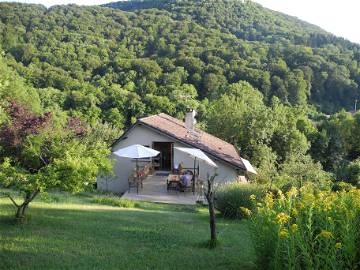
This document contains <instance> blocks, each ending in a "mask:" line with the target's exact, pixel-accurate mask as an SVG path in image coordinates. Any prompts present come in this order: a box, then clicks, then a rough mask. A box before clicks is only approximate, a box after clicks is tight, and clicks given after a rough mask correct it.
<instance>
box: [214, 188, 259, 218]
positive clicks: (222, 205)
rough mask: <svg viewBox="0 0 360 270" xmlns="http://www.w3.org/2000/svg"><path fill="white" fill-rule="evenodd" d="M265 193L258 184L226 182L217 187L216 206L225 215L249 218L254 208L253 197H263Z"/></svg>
mask: <svg viewBox="0 0 360 270" xmlns="http://www.w3.org/2000/svg"><path fill="white" fill-rule="evenodd" d="M263 193H264V188H263V187H261V186H259V185H256V184H244V183H236V182H235V183H229V184H224V185H222V186H219V187H218V188H217V189H216V200H215V206H216V209H218V210H219V211H220V212H221V214H222V215H223V216H224V217H229V218H240V219H242V218H248V217H249V216H250V213H251V212H252V211H253V210H254V207H253V201H252V199H254V198H261V197H262V195H263ZM250 196H251V197H252V199H250Z"/></svg>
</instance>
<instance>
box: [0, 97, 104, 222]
mask: <svg viewBox="0 0 360 270" xmlns="http://www.w3.org/2000/svg"><path fill="white" fill-rule="evenodd" d="M6 112H7V114H8V117H9V120H8V121H7V122H5V123H3V125H2V126H1V128H0V157H1V159H2V160H1V165H0V184H1V185H2V186H6V187H11V188H14V189H16V190H19V191H20V192H21V193H22V194H23V200H22V202H21V203H18V202H17V201H16V199H15V198H13V196H12V195H11V194H10V193H7V194H5V196H7V197H9V199H10V200H11V201H12V203H13V204H14V205H15V207H16V208H17V210H16V214H15V216H16V218H17V219H19V220H21V221H22V220H23V219H24V218H25V215H26V211H27V209H28V206H29V204H30V203H31V202H32V201H33V200H34V198H35V197H36V196H37V195H38V194H39V193H40V192H45V191H47V190H50V189H52V188H60V189H63V190H67V191H71V192H79V191H81V190H83V189H84V188H85V187H86V186H89V185H90V184H91V183H92V182H94V181H95V179H96V177H97V175H98V174H99V173H102V172H104V173H106V172H110V170H111V162H110V161H109V159H108V158H107V157H108V154H109V150H108V148H107V146H106V144H105V143H103V142H101V141H95V140H92V136H91V131H90V130H89V129H87V127H86V126H84V125H83V124H82V123H81V121H80V120H79V119H74V118H69V119H67V120H66V121H65V122H64V121H63V122H62V121H61V120H59V119H55V117H54V115H52V114H51V113H44V114H43V115H36V114H34V113H33V112H31V111H30V110H29V109H27V108H26V107H25V106H23V105H21V104H19V103H17V102H15V101H10V102H9V105H8V107H7V108H6ZM58 120H59V121H58Z"/></svg>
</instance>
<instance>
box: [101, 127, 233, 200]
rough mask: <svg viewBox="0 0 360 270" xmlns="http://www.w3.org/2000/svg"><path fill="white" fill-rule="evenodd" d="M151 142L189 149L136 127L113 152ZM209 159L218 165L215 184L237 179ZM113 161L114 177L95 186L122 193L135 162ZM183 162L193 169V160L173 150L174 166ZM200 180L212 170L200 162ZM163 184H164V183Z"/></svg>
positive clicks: (228, 167)
mask: <svg viewBox="0 0 360 270" xmlns="http://www.w3.org/2000/svg"><path fill="white" fill-rule="evenodd" d="M153 142H174V146H175V147H189V146H188V145H186V144H183V143H180V142H175V141H174V139H172V138H170V137H167V136H166V135H163V134H160V133H158V132H156V131H154V130H152V129H151V128H148V127H144V126H142V125H137V126H135V127H133V128H132V129H131V130H130V131H128V133H127V134H126V136H125V137H124V138H123V139H122V140H121V141H119V142H118V143H117V144H116V145H115V146H114V147H113V151H116V150H118V149H120V148H124V147H126V146H130V145H133V144H141V145H147V146H150V147H152V144H153ZM209 157H210V158H211V159H212V160H213V161H214V162H215V163H216V164H217V165H218V168H217V169H216V172H217V174H218V176H217V178H216V181H217V182H227V181H233V180H234V179H236V178H237V176H238V173H237V170H236V169H235V168H234V167H233V166H231V165H228V164H227V163H225V162H223V161H220V160H217V159H215V158H214V157H212V156H210V155H209ZM110 158H112V159H113V160H114V161H115V164H114V174H115V175H114V176H111V177H107V178H101V179H98V180H97V186H98V189H99V190H105V191H111V192H118V193H123V192H125V191H126V190H127V189H128V178H129V176H130V175H131V173H132V172H133V170H134V168H135V162H134V161H132V160H131V159H128V158H122V157H118V156H115V155H111V157H110ZM181 161H182V162H183V165H184V167H187V168H193V166H194V159H193V158H192V157H190V156H189V155H187V154H186V153H183V152H180V151H178V150H176V149H174V164H179V163H180V162H181ZM199 166H200V178H201V179H204V180H205V179H206V177H207V174H210V175H212V174H213V173H214V168H213V167H211V166H209V165H207V164H206V163H203V162H200V164H199ZM164 184H165V183H164Z"/></svg>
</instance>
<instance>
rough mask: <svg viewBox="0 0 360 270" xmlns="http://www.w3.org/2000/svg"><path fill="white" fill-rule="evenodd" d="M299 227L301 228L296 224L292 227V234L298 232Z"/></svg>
mask: <svg viewBox="0 0 360 270" xmlns="http://www.w3.org/2000/svg"><path fill="white" fill-rule="evenodd" d="M298 227H299V226H298V225H297V224H295V223H294V224H292V225H291V226H290V229H291V231H292V232H296V231H297V230H298Z"/></svg>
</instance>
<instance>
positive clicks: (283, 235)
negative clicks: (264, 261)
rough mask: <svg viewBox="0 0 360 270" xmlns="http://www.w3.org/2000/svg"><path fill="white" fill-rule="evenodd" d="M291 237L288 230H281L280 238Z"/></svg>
mask: <svg viewBox="0 0 360 270" xmlns="http://www.w3.org/2000/svg"><path fill="white" fill-rule="evenodd" d="M288 236H289V232H288V230H287V229H284V228H283V229H281V230H280V231H279V237H280V238H287V237H288Z"/></svg>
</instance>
